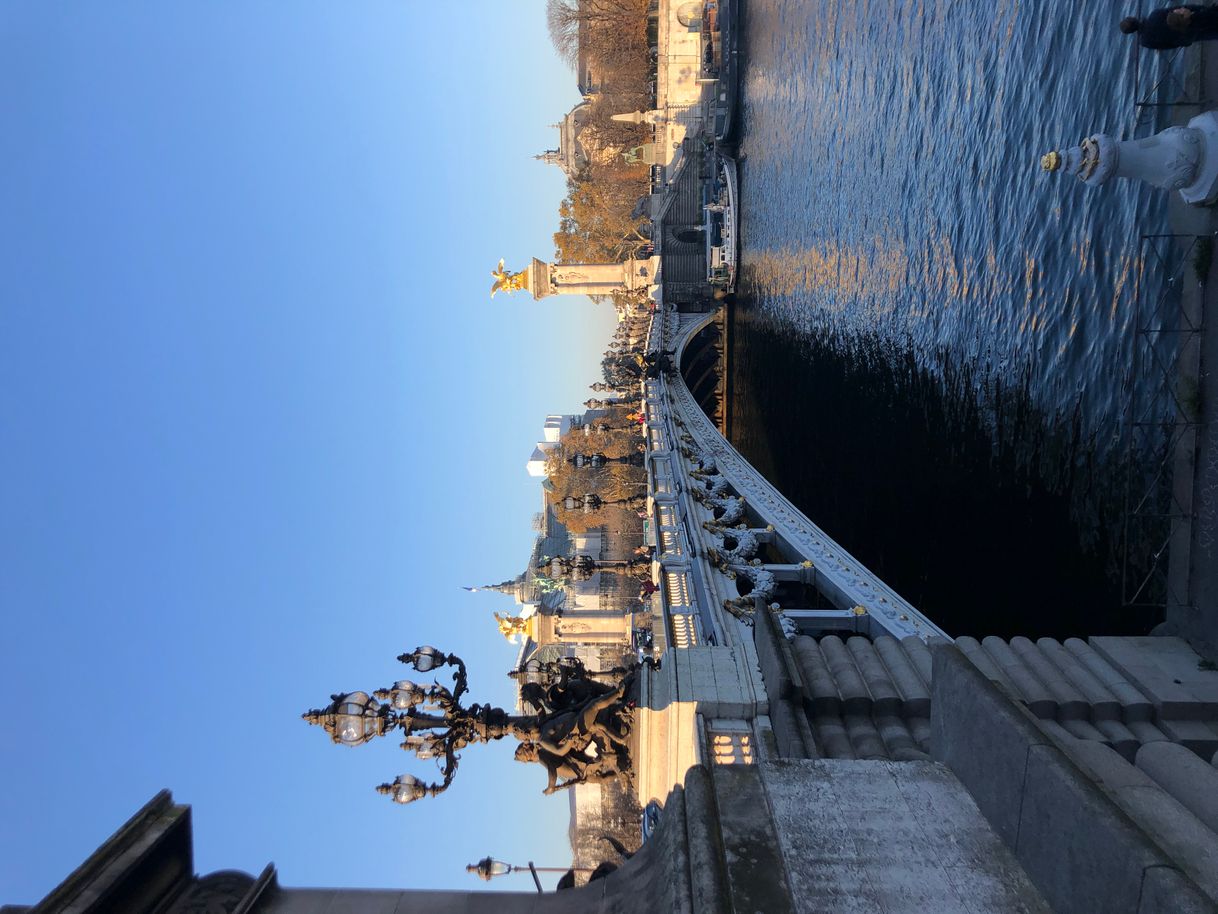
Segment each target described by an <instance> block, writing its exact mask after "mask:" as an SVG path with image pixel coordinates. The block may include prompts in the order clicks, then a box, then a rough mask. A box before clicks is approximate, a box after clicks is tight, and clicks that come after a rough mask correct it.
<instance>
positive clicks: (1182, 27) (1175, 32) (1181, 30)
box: [1120, 3, 1218, 51]
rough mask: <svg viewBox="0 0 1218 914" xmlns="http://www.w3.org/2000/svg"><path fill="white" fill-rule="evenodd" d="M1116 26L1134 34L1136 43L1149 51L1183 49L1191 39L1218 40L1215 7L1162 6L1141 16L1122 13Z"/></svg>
mask: <svg viewBox="0 0 1218 914" xmlns="http://www.w3.org/2000/svg"><path fill="white" fill-rule="evenodd" d="M1120 29H1121V31H1122V32H1124V33H1125V34H1126V35H1137V36H1138V43H1139V44H1141V45H1142V47H1144V48H1149V49H1151V50H1152V51H1167V50H1171V49H1172V48H1184V47H1188V46H1189V45H1190V44H1192V43H1193V42H1194V41H1214V40H1215V39H1218V7H1212V6H1197V5H1196V4H1192V3H1189V4H1182V5H1180V6H1165V7H1163V8H1162V9H1157V10H1155V11H1154V12H1153V13H1151V14H1150V15H1148V16H1147V17H1146V18H1144V19H1138V18H1137V17H1135V16H1126V17H1125V18H1124V19H1122V20H1121V25H1120Z"/></svg>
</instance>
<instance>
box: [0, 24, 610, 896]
mask: <svg viewBox="0 0 1218 914" xmlns="http://www.w3.org/2000/svg"><path fill="white" fill-rule="evenodd" d="M543 6H544V4H543V2H542V0H512V2H505V0H466V2H462V3H459V4H450V3H424V2H416V0H384V2H375V0H360V2H358V3H351V2H348V3H335V2H309V0H291V2H288V0H278V2H258V0H241V2H235V0H233V2H225V3H217V2H212V0H207V2H200V0H176V2H173V3H165V2H161V0H144V2H136V0H107V2H105V3H86V2H75V3H55V2H48V0H7V2H4V3H2V4H0V164H2V167H0V471H2V476H0V479H2V480H3V482H2V483H0V549H2V550H3V553H2V556H0V609H2V610H3V618H4V634H3V638H2V640H0V682H2V684H3V687H4V691H5V693H6V694H7V695H8V696H9V697H10V701H11V702H12V703H14V704H15V706H16V708H19V709H20V710H16V713H15V716H14V718H13V719H12V720H10V722H9V727H8V737H7V738H6V739H5V740H4V741H3V744H2V745H3V748H2V749H0V752H2V753H3V760H4V765H3V771H4V786H3V790H2V793H0V796H2V800H0V902H24V903H29V902H33V901H35V900H37V899H38V898H39V897H41V896H42V894H44V893H45V892H46V891H47V890H49V889H50V888H51V887H52V886H53V885H55V884H56V883H57V882H58V881H59V880H60V879H61V878H63V877H64V876H66V875H67V873H68V872H69V871H70V870H71V869H72V868H73V867H74V866H76V865H77V864H78V863H80V862H81V861H82V860H83V859H84V857H85V856H86V855H87V854H88V853H89V852H91V851H92V850H93V849H94V848H95V847H96V846H97V845H98V843H100V842H101V841H102V840H104V839H105V838H106V837H107V836H108V835H109V834H110V833H111V832H112V831H113V829H114V828H116V827H117V826H118V825H119V824H121V823H122V822H123V821H124V820H125V819H126V818H127V817H128V816H130V815H131V814H132V813H133V812H134V811H135V810H136V809H137V808H138V807H139V806H140V805H141V804H142V803H143V802H145V801H146V800H147V799H148V798H149V797H151V796H152V794H153V793H154V792H155V791H156V790H157V789H159V788H161V787H169V788H171V789H172V790H173V791H174V794H175V796H176V798H177V799H178V800H179V801H180V802H186V803H190V804H192V805H193V806H194V811H195V848H196V865H197V868H198V870H199V871H201V872H208V871H211V870H215V869H220V868H229V867H232V868H239V869H245V870H247V871H253V872H257V871H258V870H259V869H260V868H261V867H262V866H263V865H264V864H265V863H266V862H267V861H271V860H273V861H274V862H275V863H276V864H277V865H278V867H279V870H280V880H281V882H282V883H283V884H285V885H349V886H403V887H405V886H409V887H419V888H425V887H442V886H460V887H466V888H478V887H479V886H480V885H481V883H478V882H477V881H476V880H474V879H473V878H472V877H467V876H466V875H465V874H464V873H463V872H462V867H463V865H464V864H465V863H468V862H473V861H475V860H476V859H478V858H479V857H481V856H483V855H485V854H487V853H493V854H495V855H497V856H500V857H502V858H504V859H507V860H509V861H513V862H520V863H523V862H525V861H526V860H528V859H530V858H533V859H535V860H536V861H537V862H538V863H547V864H551V863H555V862H557V863H562V862H565V861H567V860H569V852H568V850H567V845H566V835H565V828H566V824H567V803H566V799H565V798H564V797H555V798H550V799H546V798H543V797H542V796H541V789H542V787H543V786H544V774H543V772H542V771H541V769H540V768H539V767H533V768H530V767H526V766H523V765H518V764H515V763H514V762H512V761H511V760H510V752H511V749H512V746H510V745H508V744H507V743H506V742H505V743H504V744H501V745H496V746H493V747H474V748H471V749H470V750H468V751H467V752H466V753H465V756H464V760H463V762H462V765H461V770H460V772H459V774H458V777H457V780H456V782H455V784H454V786H453V787H452V788H451V789H450V790H449V791H448V793H447V794H445V795H444V796H442V797H440V798H437V799H434V800H431V801H428V802H426V803H419V804H416V805H415V806H413V807H408V808H399V807H395V806H394V805H393V804H391V803H389V802H388V801H386V800H385V799H384V798H382V797H379V796H377V795H376V794H375V793H374V792H373V790H372V787H373V786H374V785H375V784H377V783H380V782H381V781H382V780H392V778H393V777H394V776H396V775H397V774H399V773H401V772H404V771H410V772H413V773H415V774H419V775H423V774H428V773H430V770H429V767H428V764H427V763H422V762H418V761H416V760H414V759H413V758H412V757H409V756H407V755H406V754H405V753H403V752H401V751H400V750H398V749H397V748H396V741H392V740H382V741H381V743H380V744H377V745H372V746H367V747H363V748H362V749H359V750H348V749H343V748H340V747H335V746H331V745H329V744H328V743H327V742H326V741H325V737H324V734H323V733H322V732H321V731H319V730H317V729H313V728H308V727H306V726H305V725H304V724H303V723H302V722H301V721H300V719H299V715H300V713H301V712H302V711H304V710H305V709H307V708H309V707H311V706H316V705H324V704H325V702H326V701H327V696H328V695H329V694H330V692H332V691H345V690H351V689H357V688H368V689H371V688H375V687H378V686H381V685H385V684H388V683H390V682H392V681H393V680H394V679H396V678H399V677H400V676H402V675H409V671H407V670H406V668H405V667H402V666H401V665H399V664H398V663H397V662H396V661H395V660H394V657H395V655H396V654H398V653H399V652H401V651H403V650H409V649H412V648H414V647H415V646H416V645H418V644H422V643H425V642H431V643H434V644H436V645H437V646H438V647H441V648H442V649H445V650H449V651H455V652H457V653H459V654H462V655H463V656H464V657H465V658H466V659H467V660H468V661H469V663H470V666H471V671H472V683H471V685H472V693H473V694H472V696H471V698H472V699H473V700H479V701H486V700H492V701H496V702H501V703H508V702H510V701H511V688H510V682H509V681H508V680H507V679H506V678H505V677H504V676H503V673H504V672H505V671H507V670H508V669H509V668H510V667H511V665H512V662H513V660H514V656H515V654H514V652H515V648H514V647H512V646H511V645H509V644H507V643H506V642H504V641H503V640H502V638H501V637H500V636H499V635H498V633H497V631H496V630H495V626H494V623H493V620H491V618H490V614H491V611H492V610H493V609H504V608H507V607H508V606H510V604H507V605H504V602H503V601H506V598H504V597H500V596H498V595H495V594H477V595H469V594H466V593H464V592H462V591H461V590H460V585H462V584H476V583H483V582H486V581H497V580H501V579H503V578H506V577H509V576H511V575H514V574H515V573H516V572H517V571H519V570H520V569H521V568H522V567H523V564H524V562H525V559H526V556H527V553H528V549H529V546H530V543H531V540H532V536H533V533H532V531H531V530H530V529H529V523H530V519H531V517H532V514H533V512H535V511H536V510H537V508H538V504H539V498H540V496H539V492H538V488H537V484H536V482H535V481H534V480H531V479H529V478H528V477H527V476H526V475H525V473H524V469H523V463H524V461H525V459H526V458H527V456H528V454H529V451H530V450H531V448H532V446H533V442H534V441H535V440H536V438H537V436H538V434H539V432H540V426H541V422H542V420H543V417H544V415H545V414H546V413H547V412H551V411H559V410H562V411H570V410H572V409H574V408H575V407H576V406H577V404H578V403H579V402H580V401H582V400H583V399H584V398H585V397H586V396H588V392H587V390H586V384H587V383H588V382H590V381H592V380H594V379H595V374H596V373H597V365H596V360H597V355H598V353H599V352H600V350H601V349H602V348H603V344H604V342H605V340H606V337H607V335H608V333H609V331H610V328H611V326H612V312H611V309H609V308H607V307H602V308H596V307H594V306H592V305H591V304H589V303H587V302H586V301H585V300H582V299H564V298H551V299H548V300H547V301H545V302H541V303H535V302H533V301H532V300H531V299H530V298H527V297H522V296H520V295H517V296H515V297H514V298H504V297H502V296H499V297H497V298H496V299H495V300H494V301H493V302H492V301H490V300H489V299H488V292H489V288H490V285H491V278H490V276H489V271H490V269H491V267H492V266H493V265H494V263H495V262H496V261H497V260H498V259H499V257H506V258H507V259H508V263H509V265H513V266H517V267H519V266H523V265H524V264H525V263H526V259H527V258H528V257H530V256H532V255H539V256H542V257H546V256H549V255H550V254H551V253H552V250H553V246H552V242H551V239H550V234H551V233H552V231H553V229H554V226H555V222H556V216H555V211H556V207H557V204H558V201H559V199H560V198H561V197H562V194H563V179H562V175H561V173H559V172H558V171H557V170H556V169H553V168H547V167H546V166H543V165H542V164H541V163H538V162H535V161H533V159H532V158H531V157H532V155H533V154H534V153H536V152H540V151H542V150H543V149H545V148H547V147H548V146H550V145H552V144H553V143H554V142H555V140H556V133H555V131H553V130H552V129H550V128H549V126H548V125H549V124H550V123H552V122H554V121H557V120H558V119H559V118H560V117H561V115H562V114H563V113H564V112H565V111H566V110H567V108H569V107H570V105H571V104H572V103H573V102H575V101H576V100H577V97H578V96H577V92H576V89H575V85H574V78H573V76H572V75H571V74H570V72H568V71H567V70H565V69H564V68H563V67H562V66H561V64H559V62H558V61H557V60H556V59H555V57H554V55H553V53H552V50H551V48H550V45H549V43H548V40H547V38H546V35H545V28H544V21H543ZM513 878H515V877H513ZM526 878H527V877H526ZM504 887H514V888H518V889H526V888H528V887H529V884H528V883H527V882H517V883H515V885H512V883H511V881H510V880H508V881H506V883H505V885H504Z"/></svg>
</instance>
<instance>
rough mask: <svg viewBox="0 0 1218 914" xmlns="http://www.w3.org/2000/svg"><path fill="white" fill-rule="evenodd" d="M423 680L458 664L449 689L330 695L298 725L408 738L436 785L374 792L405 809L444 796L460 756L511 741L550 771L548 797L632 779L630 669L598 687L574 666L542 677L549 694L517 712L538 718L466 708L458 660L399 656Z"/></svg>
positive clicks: (358, 738) (428, 651) (355, 736)
mask: <svg viewBox="0 0 1218 914" xmlns="http://www.w3.org/2000/svg"><path fill="white" fill-rule="evenodd" d="M398 659H399V660H400V661H402V662H403V663H407V664H410V665H412V666H413V667H414V668H415V669H416V670H417V671H419V672H421V673H427V672H431V671H432V670H435V669H438V668H439V667H442V666H455V667H456V668H457V671H456V672H455V673H454V674H453V687H452V688H451V689H450V688H449V687H447V686H444V685H441V684H440V683H439V682H433V683H432V684H431V685H430V686H423V685H417V684H415V683H413V682H410V681H409V680H401V681H399V682H397V683H394V685H393V686H392V687H390V688H387V689H378V690H377V691H375V692H373V693H372V695H369V694H368V693H367V692H347V693H341V694H335V695H331V696H330V699H331V702H330V705H329V706H328V707H326V708H324V709H313V710H311V711H308V712H306V713H305V714H304V715H302V716H303V718H304V719H305V720H306V721H307V722H308V723H310V724H315V725H317V726H321V727H323V728H324V729H325V730H326V732H327V733H328V734H329V735H330V738H331V740H332V741H333V742H335V743H337V744H340V745H345V746H359V745H363V744H364V743H367V742H370V741H372V740H373V739H375V738H376V737H378V736H384V735H386V734H387V733H390V732H392V731H393V730H398V729H400V730H402V731H403V732H404V733H405V734H406V738H405V740H404V741H403V742H402V748H403V749H405V750H407V751H408V752H413V753H414V754H415V756H416V757H417V758H420V759H431V760H434V761H435V762H436V764H437V766H438V767H439V768H440V772H441V774H442V780H441V781H440V782H439V783H435V784H427V783H425V782H423V781H421V780H419V779H418V778H416V777H414V776H413V775H410V774H403V775H399V776H398V778H397V779H396V780H395V781H394V782H393V783H390V784H381V785H380V786H379V787H377V791H378V792H379V793H383V794H386V795H388V796H390V797H392V798H393V801H394V802H395V803H410V802H413V801H414V800H418V799H421V798H422V797H425V796H435V795H436V794H439V793H443V792H444V791H445V790H447V789H448V787H449V785H450V784H451V783H452V780H453V777H454V776H455V775H456V772H457V764H458V761H459V760H460V754H459V753H460V750H462V749H464V748H465V747H466V746H469V745H472V744H474V743H485V742H490V741H492V740H498V739H502V738H503V737H505V736H515V737H516V738H517V739H519V740H520V741H521V743H522V747H521V749H520V750H519V753H518V755H517V757H518V758H519V759H521V760H522V761H538V762H541V763H542V764H543V765H544V766H545V767H546V770H547V772H548V773H549V784H548V786H547V787H546V792H547V793H553V792H554V791H555V790H562V789H564V788H566V787H570V786H573V785H575V784H578V783H584V782H586V781H603V780H607V779H609V778H612V777H619V776H629V772H630V770H631V763H630V751H629V738H630V732H631V728H632V725H633V723H632V722H633V713H634V712H633V709H634V690H635V680H636V670H635V669H634V668H631V669H625V668H622V669H618V670H615V671H614V672H615V675H617V677H618V679H617V681H616V682H615V683H613V684H608V683H602V682H597V681H596V680H595V679H593V678H592V676H591V675H590V674H589V673H588V672H587V671H586V670H585V669H584V666H583V664H582V663H580V662H579V661H577V660H568V661H566V662H564V663H562V664H558V665H555V666H554V668H553V669H550V670H547V671H543V672H545V673H547V675H550V676H551V678H553V679H555V681H554V682H552V683H550V684H549V685H548V686H543V685H542V684H541V683H526V684H525V685H524V686H522V687H521V701H522V704H527V705H529V706H531V707H532V708H533V709H534V711H535V712H536V713H533V714H525V715H514V714H508V712H507V711H505V710H503V709H502V708H495V707H491V706H490V705H481V704H473V705H470V706H469V707H468V708H467V707H465V706H464V705H463V704H462V703H461V696H462V695H464V694H465V692H466V691H468V688H467V678H466V671H465V663H464V662H463V661H462V660H461V658H460V657H457V656H456V655H455V654H444V653H441V652H440V651H437V650H436V649H435V648H433V647H420V648H417V649H416V650H415V651H414V652H413V653H409V654H402V655H401V656H399V657H398Z"/></svg>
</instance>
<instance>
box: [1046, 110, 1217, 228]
mask: <svg viewBox="0 0 1218 914" xmlns="http://www.w3.org/2000/svg"><path fill="white" fill-rule="evenodd" d="M1040 166H1041V168H1043V169H1044V170H1045V171H1048V172H1055V171H1062V172H1065V173H1066V174H1072V175H1074V176H1075V177H1077V178H1078V179H1079V180H1080V181H1082V182H1083V183H1085V184H1090V185H1095V186H1098V185H1100V184H1105V183H1107V182H1108V181H1109V180H1111V179H1112V178H1114V177H1120V178H1133V179H1134V180H1138V181H1145V182H1146V183H1147V184H1153V185H1154V186H1155V187H1162V188H1164V189H1165V190H1175V191H1179V193H1180V196H1181V197H1182V198H1183V199H1184V202H1185V203H1191V204H1193V205H1195V206H1203V205H1209V204H1211V203H1213V202H1215V200H1218V113H1215V112H1213V111H1207V112H1205V113H1204V114H1199V115H1197V116H1196V117H1194V118H1193V119H1192V120H1190V121H1189V122H1188V126H1186V127H1168V128H1167V129H1166V130H1164V131H1162V132H1160V133H1157V134H1155V135H1154V136H1150V137H1146V138H1145V139H1141V140H1117V139H1115V138H1113V137H1110V136H1108V135H1107V134H1104V133H1096V134H1092V135H1091V136H1089V137H1087V139H1085V140H1083V141H1082V142H1081V143H1079V145H1077V146H1071V147H1070V148H1068V149H1065V150H1061V151H1054V152H1050V153H1047V154H1046V155H1044V156H1042V157H1041V160H1040Z"/></svg>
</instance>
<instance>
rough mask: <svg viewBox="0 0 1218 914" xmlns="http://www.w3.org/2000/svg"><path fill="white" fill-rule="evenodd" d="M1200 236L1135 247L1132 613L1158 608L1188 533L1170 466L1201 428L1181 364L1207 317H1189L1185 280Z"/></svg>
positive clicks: (1128, 575)
mask: <svg viewBox="0 0 1218 914" xmlns="http://www.w3.org/2000/svg"><path fill="white" fill-rule="evenodd" d="M1212 243H1213V239H1212V238H1211V237H1210V236H1203V235H1177V234H1146V235H1142V236H1141V237H1140V240H1139V253H1140V256H1141V264H1142V268H1141V271H1140V273H1139V276H1138V283H1137V287H1136V289H1135V293H1134V305H1135V307H1136V308H1137V314H1138V317H1137V327H1136V340H1135V343H1134V347H1133V353H1132V364H1131V369H1130V376H1129V386H1128V390H1129V399H1128V402H1127V404H1126V412H1125V421H1124V429H1123V433H1124V439H1125V442H1124V443H1125V448H1124V458H1125V459H1124V463H1125V476H1126V480H1125V496H1124V497H1125V506H1124V522H1123V529H1122V539H1123V546H1122V563H1121V597H1122V602H1123V603H1124V604H1125V605H1126V606H1129V607H1147V608H1161V607H1163V606H1165V605H1166V603H1167V601H1168V598H1169V592H1168V577H1167V575H1168V552H1169V547H1170V546H1171V543H1172V541H1173V540H1176V541H1177V542H1183V541H1185V540H1186V539H1187V536H1188V534H1189V531H1190V530H1191V523H1192V518H1193V511H1192V505H1191V499H1188V498H1185V499H1184V500H1182V499H1181V496H1180V491H1179V489H1178V487H1177V486H1176V485H1174V483H1173V478H1172V476H1173V473H1172V469H1173V462H1174V461H1175V458H1176V454H1177V452H1178V451H1179V449H1180V448H1182V447H1189V446H1195V442H1196V436H1197V433H1198V429H1199V427H1200V424H1199V419H1200V411H1199V407H1200V399H1199V398H1200V390H1199V388H1198V387H1197V384H1198V381H1197V379H1195V378H1192V377H1191V375H1184V374H1182V373H1181V368H1182V365H1181V358H1182V357H1183V356H1184V355H1185V353H1188V352H1190V351H1194V352H1195V347H1196V346H1197V345H1198V344H1199V341H1200V336H1201V334H1202V332H1203V331H1204V329H1205V327H1204V310H1203V309H1200V308H1198V311H1197V314H1196V316H1195V317H1194V316H1192V315H1190V313H1189V309H1188V308H1187V299H1186V297H1185V295H1184V292H1185V289H1184V284H1185V281H1186V277H1188V276H1190V275H1193V274H1194V270H1193V266H1194V264H1196V265H1197V266H1203V264H1201V263H1199V259H1200V258H1203V257H1208V256H1209V255H1208V249H1209V248H1210V247H1211V246H1212Z"/></svg>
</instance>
